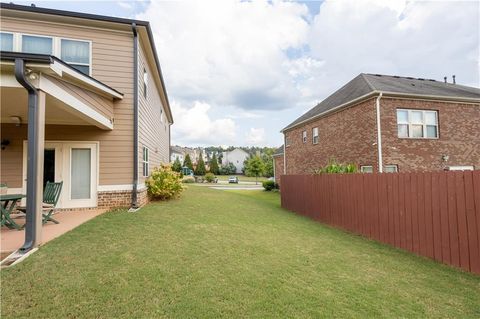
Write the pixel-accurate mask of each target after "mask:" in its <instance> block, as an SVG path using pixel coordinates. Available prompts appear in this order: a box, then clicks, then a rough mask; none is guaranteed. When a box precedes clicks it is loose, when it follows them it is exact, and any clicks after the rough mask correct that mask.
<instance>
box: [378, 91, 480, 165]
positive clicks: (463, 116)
mask: <svg viewBox="0 0 480 319" xmlns="http://www.w3.org/2000/svg"><path fill="white" fill-rule="evenodd" d="M397 108H407V109H422V110H435V111H438V124H439V127H438V130H439V138H438V139H407V138H398V134H397V115H396V109H397ZM381 115H382V122H381V123H382V153H383V164H384V165H388V164H396V165H398V169H399V171H400V172H410V171H427V170H442V169H444V168H445V166H460V165H462V166H463V165H473V166H474V167H475V169H480V104H476V105H475V104H461V103H450V102H449V103H446V102H434V101H415V100H405V99H383V98H382V99H381ZM442 155H448V156H449V159H448V161H447V162H443V161H442Z"/></svg>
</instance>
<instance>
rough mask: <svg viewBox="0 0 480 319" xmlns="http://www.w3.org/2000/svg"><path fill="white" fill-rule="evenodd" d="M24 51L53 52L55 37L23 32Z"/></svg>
mask: <svg viewBox="0 0 480 319" xmlns="http://www.w3.org/2000/svg"><path fill="white" fill-rule="evenodd" d="M22 52H25V53H37V54H53V38H52V37H46V36H38V35H26V34H22Z"/></svg>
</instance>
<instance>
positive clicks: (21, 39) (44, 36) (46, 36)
mask: <svg viewBox="0 0 480 319" xmlns="http://www.w3.org/2000/svg"><path fill="white" fill-rule="evenodd" d="M25 35H26V36H29V37H37V38H48V39H52V53H50V54H51V55H55V56H57V55H56V54H55V52H57V48H56V43H55V37H52V36H49V35H43V34H31V33H19V34H18V38H19V40H18V44H17V46H18V47H17V49H18V52H23V36H25Z"/></svg>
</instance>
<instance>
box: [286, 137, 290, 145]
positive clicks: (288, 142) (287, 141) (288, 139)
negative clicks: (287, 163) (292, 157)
mask: <svg viewBox="0 0 480 319" xmlns="http://www.w3.org/2000/svg"><path fill="white" fill-rule="evenodd" d="M289 146H290V138H288V137H286V136H285V147H289Z"/></svg>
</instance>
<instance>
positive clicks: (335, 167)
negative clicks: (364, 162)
mask: <svg viewBox="0 0 480 319" xmlns="http://www.w3.org/2000/svg"><path fill="white" fill-rule="evenodd" d="M357 171H358V169H357V165H355V164H341V163H338V162H337V161H336V160H330V162H329V163H328V165H326V166H325V167H322V168H319V169H316V170H314V173H315V174H322V173H327V174H344V173H356V172H357Z"/></svg>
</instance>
